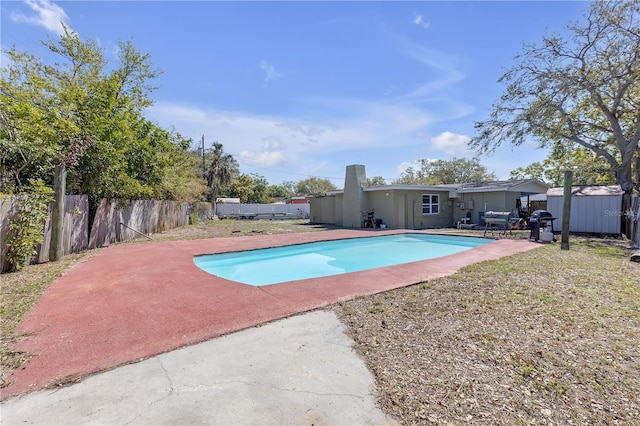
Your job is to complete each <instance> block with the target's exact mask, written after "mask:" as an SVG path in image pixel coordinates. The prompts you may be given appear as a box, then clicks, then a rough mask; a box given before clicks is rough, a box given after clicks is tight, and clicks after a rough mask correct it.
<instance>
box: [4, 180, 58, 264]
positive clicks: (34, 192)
mask: <svg viewBox="0 0 640 426" xmlns="http://www.w3.org/2000/svg"><path fill="white" fill-rule="evenodd" d="M50 201H53V190H52V189H51V188H48V187H46V186H45V185H44V183H43V182H42V181H41V180H39V179H38V180H33V179H29V184H28V185H27V186H26V187H25V191H24V192H23V194H21V196H20V198H19V201H18V213H17V214H16V216H15V217H14V218H13V219H12V220H11V221H10V222H9V232H8V233H7V236H6V242H7V260H8V261H9V263H10V264H11V270H12V271H18V270H20V269H22V268H23V267H24V266H25V265H26V264H27V263H28V262H29V260H31V258H32V257H33V256H34V255H35V254H36V253H37V251H36V248H35V246H36V244H42V242H43V241H44V230H43V227H44V222H45V221H46V219H47V207H48V206H47V203H49V202H50Z"/></svg>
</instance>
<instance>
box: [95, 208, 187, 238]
mask: <svg viewBox="0 0 640 426" xmlns="http://www.w3.org/2000/svg"><path fill="white" fill-rule="evenodd" d="M190 210H191V209H190V206H189V203H178V202H175V201H158V200H136V201H107V200H102V201H100V204H99V205H98V209H97V211H96V215H95V218H94V219H93V225H92V226H91V237H90V238H89V248H96V247H104V246H108V245H109V244H111V243H115V242H121V241H128V240H132V239H135V238H139V237H140V234H145V235H148V234H156V233H159V232H162V231H166V230H168V229H173V228H177V227H179V226H185V225H188V224H189V213H190Z"/></svg>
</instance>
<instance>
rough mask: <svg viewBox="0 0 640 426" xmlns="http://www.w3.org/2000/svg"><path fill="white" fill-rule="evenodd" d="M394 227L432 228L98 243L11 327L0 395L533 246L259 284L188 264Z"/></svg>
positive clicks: (508, 242)
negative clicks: (11, 355) (15, 362)
mask: <svg viewBox="0 0 640 426" xmlns="http://www.w3.org/2000/svg"><path fill="white" fill-rule="evenodd" d="M398 233H437V232H429V231H414V230H375V231H373V230H357V229H354V230H347V229H344V230H332V231H322V232H304V233H292V234H273V235H271V234H269V235H263V234H257V235H251V236H242V237H225V238H213V239H204V240H186V241H168V242H154V243H147V244H130V245H118V246H112V247H108V248H104V249H102V250H100V251H99V252H98V253H97V254H96V255H95V256H92V257H91V258H90V259H89V260H88V261H86V262H83V263H81V264H78V265H76V266H74V267H73V268H71V269H70V270H69V271H67V272H66V273H65V274H64V275H63V276H62V277H60V278H59V279H58V280H56V281H55V282H54V283H53V284H52V285H51V286H50V287H49V288H48V289H47V290H46V291H45V293H44V294H43V296H42V297H41V299H40V300H39V301H38V303H37V304H36V305H35V306H34V307H33V308H32V309H31V310H30V311H29V312H28V314H27V315H26V316H25V318H24V320H23V321H22V322H21V323H20V325H19V327H18V332H20V333H25V334H26V336H25V338H24V339H22V340H21V341H20V342H18V343H17V344H16V345H15V348H14V349H15V350H16V351H23V352H28V353H31V354H34V356H33V357H32V358H31V360H30V361H29V362H28V363H26V364H25V365H24V366H23V367H21V368H20V369H18V370H15V371H13V372H12V373H11V374H10V375H9V377H7V378H6V380H8V381H9V382H12V384H11V385H10V386H8V387H6V388H3V389H0V397H2V398H6V397H8V396H13V395H17V394H20V393H24V392H29V391H32V390H36V389H41V388H43V387H46V386H52V385H53V386H55V385H57V384H60V383H66V382H72V381H74V380H77V379H78V378H80V377H82V376H85V375H88V374H91V373H95V372H98V371H104V370H108V369H111V368H114V367H117V366H120V365H124V364H128V363H132V362H137V361H139V360H142V359H145V358H148V357H151V356H154V355H157V354H160V353H163V352H167V351H171V350H174V349H178V348H181V347H184V346H188V345H191V344H194V343H199V342H202V341H205V340H208V339H211V338H215V337H219V336H221V335H224V334H228V333H231V332H235V331H239V330H242V329H245V328H248V327H253V326H256V325H259V324H263V323H266V322H270V321H273V320H277V319H281V318H285V317H287V316H291V315H294V314H298V313H302V312H306V311H310V310H314V309H318V308H322V307H325V306H327V305H329V304H332V303H336V302H340V301H343V300H347V299H352V298H356V297H361V296H367V295H371V294H375V293H380V292H384V291H388V290H392V289H396V288H399V287H406V286H408V285H412V284H418V283H421V282H424V281H428V280H432V279H435V278H439V277H443V276H446V275H451V274H453V273H455V272H456V271H458V270H459V269H460V268H462V267H463V266H467V265H471V264H474V263H478V262H482V261H485V260H492V259H498V258H500V257H504V256H508V255H512V254H516V253H520V252H524V251H528V250H531V249H533V248H535V247H539V246H540V244H539V243H534V242H531V241H528V240H522V239H520V240H516V239H499V240H496V241H494V242H492V243H489V244H484V245H482V246H479V247H476V248H472V249H470V250H467V251H464V252H461V253H456V254H452V255H448V256H445V257H440V258H436V259H429V260H423V261H418V262H412V263H407V264H402V265H396V266H388V267H384V268H377V269H372V270H367V271H360V272H352V273H348V274H342V275H332V276H329V277H321V278H311V279H305V280H300V281H291V282H285V283H281V284H273V285H269V286H261V287H256V286H250V285H247V284H240V283H235V282H233V281H228V280H225V279H223V278H219V277H216V276H214V275H210V274H208V273H207V272H205V271H203V270H201V269H200V268H198V267H197V266H196V265H195V264H194V263H193V258H194V256H197V255H202V254H213V253H222V252H228V251H242V250H250V249H257V248H268V247H277V246H282V245H290V244H301V243H307V242H315V241H326V240H334V239H343V238H358V237H368V236H372V235H374V234H377V235H387V234H398ZM447 235H455V234H447ZM212 288H213V291H212Z"/></svg>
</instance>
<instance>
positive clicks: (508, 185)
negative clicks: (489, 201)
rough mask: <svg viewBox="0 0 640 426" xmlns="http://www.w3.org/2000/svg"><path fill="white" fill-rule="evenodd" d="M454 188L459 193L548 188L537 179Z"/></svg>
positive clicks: (498, 181) (461, 185)
mask: <svg viewBox="0 0 640 426" xmlns="http://www.w3.org/2000/svg"><path fill="white" fill-rule="evenodd" d="M443 186H451V185H443ZM455 186H456V188H455V190H456V191H457V192H460V193H468V192H497V191H521V192H544V190H545V189H547V188H549V186H548V185H547V184H546V183H544V182H542V181H541V180H539V179H510V180H495V181H491V182H478V183H462V184H458V185H455ZM527 187H529V188H527ZM534 187H537V189H536V191H530V190H528V189H534Z"/></svg>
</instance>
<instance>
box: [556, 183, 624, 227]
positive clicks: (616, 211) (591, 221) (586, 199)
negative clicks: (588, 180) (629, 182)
mask: <svg viewBox="0 0 640 426" xmlns="http://www.w3.org/2000/svg"><path fill="white" fill-rule="evenodd" d="M623 195H624V191H622V188H621V187H620V186H619V185H612V186H574V187H572V188H571V214H570V216H569V232H582V233H595V234H614V235H619V234H620V233H621V232H622V231H621V230H622V228H621V226H622V219H623V217H622V216H623V214H622V196H623ZM563 205H564V188H550V189H549V190H548V191H547V210H548V211H549V213H551V214H552V215H553V217H556V218H557V220H556V223H557V224H558V225H557V226H558V227H559V226H560V225H561V224H562V216H563V214H562V213H563Z"/></svg>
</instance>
